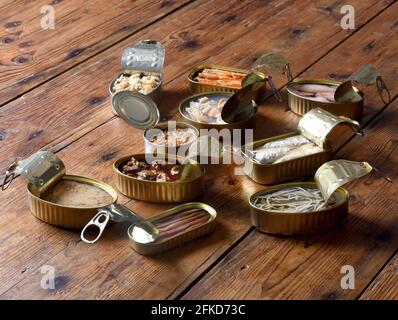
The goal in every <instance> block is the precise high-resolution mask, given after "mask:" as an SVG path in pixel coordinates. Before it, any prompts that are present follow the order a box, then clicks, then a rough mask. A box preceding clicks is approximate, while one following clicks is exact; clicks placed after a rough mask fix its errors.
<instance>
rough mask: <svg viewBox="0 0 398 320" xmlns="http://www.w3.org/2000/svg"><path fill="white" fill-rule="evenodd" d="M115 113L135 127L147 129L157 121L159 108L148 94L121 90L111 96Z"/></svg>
mask: <svg viewBox="0 0 398 320" xmlns="http://www.w3.org/2000/svg"><path fill="white" fill-rule="evenodd" d="M112 105H113V108H114V110H115V111H116V113H117V115H118V116H120V117H121V118H122V119H123V120H124V121H126V122H127V123H128V124H129V125H131V126H133V127H134V128H137V129H149V128H152V127H154V126H156V125H157V124H158V122H159V118H160V115H159V109H158V107H157V106H156V103H155V102H154V101H153V100H152V99H151V98H149V97H148V96H146V95H144V94H142V93H139V92H133V91H121V92H118V93H116V94H115V95H114V96H113V98H112Z"/></svg>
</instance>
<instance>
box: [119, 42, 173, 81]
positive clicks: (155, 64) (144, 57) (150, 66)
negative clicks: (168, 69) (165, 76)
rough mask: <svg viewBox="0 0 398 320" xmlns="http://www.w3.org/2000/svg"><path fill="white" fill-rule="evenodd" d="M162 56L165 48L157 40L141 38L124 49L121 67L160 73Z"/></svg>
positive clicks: (162, 61) (163, 56)
mask: <svg viewBox="0 0 398 320" xmlns="http://www.w3.org/2000/svg"><path fill="white" fill-rule="evenodd" d="M164 58H165V49H164V47H163V46H162V44H161V43H160V42H159V41H155V40H142V41H140V42H137V43H136V44H134V45H132V46H130V47H127V48H126V49H124V52H123V55H122V68H123V69H125V70H134V71H144V72H154V73H159V74H161V73H162V70H163V63H164Z"/></svg>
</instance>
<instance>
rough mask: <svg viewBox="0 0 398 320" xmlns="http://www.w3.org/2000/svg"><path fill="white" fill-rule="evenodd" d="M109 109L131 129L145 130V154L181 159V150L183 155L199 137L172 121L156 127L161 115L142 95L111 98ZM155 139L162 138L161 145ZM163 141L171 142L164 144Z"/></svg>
mask: <svg viewBox="0 0 398 320" xmlns="http://www.w3.org/2000/svg"><path fill="white" fill-rule="evenodd" d="M112 105H113V108H114V110H115V112H116V113H117V114H118V115H119V116H120V117H121V118H122V119H123V120H124V121H126V122H127V123H128V124H129V125H130V126H132V127H134V128H136V129H140V130H144V133H143V138H144V144H145V153H157V154H165V153H170V154H176V155H177V154H179V155H181V156H182V154H180V149H182V151H181V152H182V153H184V151H186V150H188V149H189V147H190V145H192V144H193V143H195V142H196V141H197V139H198V137H199V131H198V129H197V128H196V127H194V126H192V125H190V124H187V123H183V122H175V121H168V122H164V123H159V119H160V113H159V109H158V107H157V105H156V103H155V102H154V101H153V100H152V99H151V98H150V97H148V96H145V95H143V94H141V93H138V92H129V91H123V92H119V93H117V94H115V96H114V97H113V98H112ZM179 136H180V137H181V139H180V140H179ZM157 137H163V138H164V139H162V142H163V143H156V141H157V139H156V138H157ZM165 137H170V139H168V140H166V139H165ZM159 141H160V140H159Z"/></svg>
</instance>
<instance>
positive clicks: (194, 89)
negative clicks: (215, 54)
mask: <svg viewBox="0 0 398 320" xmlns="http://www.w3.org/2000/svg"><path fill="white" fill-rule="evenodd" d="M206 68H207V69H218V70H224V71H232V72H238V73H242V74H244V75H245V76H246V75H248V74H249V73H250V71H248V70H245V69H238V68H230V67H224V66H220V65H215V64H199V65H197V66H195V67H193V68H192V70H191V72H190V73H189V75H188V83H189V91H190V92H191V93H192V94H198V93H206V92H226V93H235V92H236V91H238V90H239V89H238V88H232V87H224V86H219V85H212V84H205V83H199V82H197V81H195V80H194V78H195V77H196V75H197V74H198V73H199V72H200V71H202V70H203V69H206Z"/></svg>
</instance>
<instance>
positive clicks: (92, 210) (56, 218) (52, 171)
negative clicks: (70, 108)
mask: <svg viewBox="0 0 398 320" xmlns="http://www.w3.org/2000/svg"><path fill="white" fill-rule="evenodd" d="M65 173H66V169H65V165H64V163H63V162H62V161H61V159H60V158H58V156H57V155H56V154H54V153H52V152H49V151H38V152H36V153H34V154H32V155H31V156H30V157H28V158H26V159H24V160H20V161H17V162H14V163H13V164H11V165H10V166H9V168H8V170H7V172H6V175H5V178H4V183H3V185H2V189H3V190H5V189H7V188H8V187H9V185H10V184H11V182H12V180H13V179H15V178H17V177H18V176H20V175H21V176H24V177H26V178H27V180H28V181H29V183H28V184H27V189H28V202H29V207H30V211H31V212H32V214H33V215H34V216H35V217H37V218H38V219H40V220H42V221H44V222H47V223H49V224H52V225H55V226H59V227H64V228H82V227H83V226H84V225H85V224H86V223H87V222H88V221H89V220H90V219H91V218H92V217H93V216H94V215H95V214H96V212H97V209H98V208H99V207H75V206H65V205H62V204H58V203H53V202H50V201H46V200H44V199H43V198H42V196H43V195H44V194H45V192H46V191H48V190H51V189H52V188H53V187H55V186H56V185H57V184H58V183H59V182H60V181H61V180H69V181H76V182H82V183H86V184H89V185H92V186H95V187H97V188H99V189H101V190H103V191H105V192H106V193H107V194H108V195H110V197H111V198H112V201H110V202H109V204H112V203H114V202H116V200H117V193H116V191H115V190H114V189H113V188H112V187H111V186H109V185H108V184H106V183H104V182H102V181H98V180H93V179H90V178H86V177H81V176H73V175H66V174H65Z"/></svg>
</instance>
